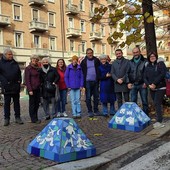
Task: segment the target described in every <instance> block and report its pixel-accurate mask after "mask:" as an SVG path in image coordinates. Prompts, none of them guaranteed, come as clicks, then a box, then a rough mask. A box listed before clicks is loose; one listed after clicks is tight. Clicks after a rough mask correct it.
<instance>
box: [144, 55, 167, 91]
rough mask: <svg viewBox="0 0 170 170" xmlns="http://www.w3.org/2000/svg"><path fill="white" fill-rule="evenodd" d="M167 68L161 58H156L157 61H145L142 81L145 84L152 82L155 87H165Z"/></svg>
mask: <svg viewBox="0 0 170 170" xmlns="http://www.w3.org/2000/svg"><path fill="white" fill-rule="evenodd" d="M166 72H167V68H166V66H165V64H164V61H163V60H162V59H161V58H158V60H157V62H155V63H153V64H152V63H151V62H148V63H146V68H145V72H144V82H145V84H146V85H147V86H149V85H151V84H154V85H156V89H159V88H162V87H166V82H165V75H166Z"/></svg>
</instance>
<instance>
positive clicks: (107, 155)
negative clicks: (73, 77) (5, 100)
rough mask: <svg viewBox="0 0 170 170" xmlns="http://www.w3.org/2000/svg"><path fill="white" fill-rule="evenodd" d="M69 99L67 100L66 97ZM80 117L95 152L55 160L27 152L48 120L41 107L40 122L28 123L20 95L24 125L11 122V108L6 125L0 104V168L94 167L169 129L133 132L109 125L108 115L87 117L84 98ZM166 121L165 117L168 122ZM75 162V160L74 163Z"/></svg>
mask: <svg viewBox="0 0 170 170" xmlns="http://www.w3.org/2000/svg"><path fill="white" fill-rule="evenodd" d="M68 103H69V101H68ZM82 111H83V115H82V116H83V117H82V119H81V120H76V122H77V124H78V125H79V127H80V128H81V129H82V130H83V131H84V133H85V134H86V135H87V137H88V138H89V139H90V141H91V142H92V143H93V144H94V146H95V147H96V150H97V156H96V157H93V158H89V159H84V160H79V161H74V162H69V163H63V164H57V163H56V162H53V161H50V160H46V159H43V158H39V157H35V156H31V155H29V154H28V153H27V152H26V149H27V146H28V144H29V143H30V141H31V140H32V139H34V138H35V136H36V135H37V134H38V133H39V132H40V131H41V130H42V129H43V128H44V127H45V126H46V125H47V124H48V122H49V121H50V120H49V121H46V120H44V113H43V110H42V108H41V107H40V109H39V116H40V118H41V119H42V123H41V124H32V123H30V118H29V115H28V97H27V96H22V99H21V114H22V119H23V121H24V125H18V124H15V122H14V115H13V109H12V113H11V124H10V126H8V127H4V126H3V108H2V107H0V170H15V169H20V170H27V169H28V170H38V169H45V168H46V169H49V170H50V169H56V170H57V169H66V168H65V166H69V168H68V169H69V170H71V168H72V169H86V168H87V167H88V169H90V167H91V169H93V166H95V167H97V166H99V165H100V164H103V163H105V162H109V161H111V160H112V159H114V158H115V157H117V156H119V155H120V154H123V153H124V152H127V151H129V150H131V149H134V148H135V147H139V146H141V145H142V144H144V143H146V142H149V141H151V140H153V139H155V138H157V137H159V136H160V135H162V134H163V133H165V131H168V130H169V129H170V127H169V125H166V127H165V128H162V129H160V130H154V129H153V128H152V125H150V126H149V127H147V128H146V129H144V130H143V131H142V132H139V133H135V132H129V131H123V130H118V129H109V128H108V122H109V120H110V119H111V117H110V118H105V117H102V116H98V117H95V118H94V119H89V118H88V116H87V113H86V106H85V102H84V101H82ZM67 113H68V114H69V116H70V117H71V109H70V104H67ZM166 124H170V123H169V122H168V119H167V123H166ZM77 162H78V163H77ZM85 165H86V166H85Z"/></svg>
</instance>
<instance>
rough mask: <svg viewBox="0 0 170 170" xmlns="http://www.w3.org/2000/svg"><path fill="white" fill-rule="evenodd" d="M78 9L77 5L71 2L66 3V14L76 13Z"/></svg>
mask: <svg viewBox="0 0 170 170" xmlns="http://www.w3.org/2000/svg"><path fill="white" fill-rule="evenodd" d="M79 12H80V11H79V9H78V6H77V5H73V4H70V3H69V4H66V14H67V15H69V14H71V15H77V14H79Z"/></svg>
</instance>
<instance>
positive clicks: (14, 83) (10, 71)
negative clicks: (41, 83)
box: [0, 48, 23, 126]
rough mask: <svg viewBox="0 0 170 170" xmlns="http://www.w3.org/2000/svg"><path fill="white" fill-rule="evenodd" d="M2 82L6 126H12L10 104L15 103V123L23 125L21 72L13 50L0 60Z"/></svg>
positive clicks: (9, 50)
mask: <svg viewBox="0 0 170 170" xmlns="http://www.w3.org/2000/svg"><path fill="white" fill-rule="evenodd" d="M0 82H1V86H2V89H3V93H4V102H5V103H4V119H5V121H4V126H8V125H9V124H10V103H11V99H13V102H14V111H15V121H16V123H18V124H23V121H22V120H21V118H20V84H21V70H20V68H19V65H18V63H17V62H16V61H15V60H14V59H13V53H12V51H11V49H9V48H8V49H5V50H4V53H3V56H2V58H1V60H0Z"/></svg>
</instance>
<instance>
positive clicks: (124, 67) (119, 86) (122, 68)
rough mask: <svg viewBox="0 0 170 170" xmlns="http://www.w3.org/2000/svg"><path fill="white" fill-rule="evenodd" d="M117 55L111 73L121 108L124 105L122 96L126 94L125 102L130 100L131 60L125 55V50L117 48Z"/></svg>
mask: <svg viewBox="0 0 170 170" xmlns="http://www.w3.org/2000/svg"><path fill="white" fill-rule="evenodd" d="M115 55H116V60H114V61H113V63H112V69H111V74H112V78H113V80H114V89H115V93H116V98H117V102H118V109H119V108H120V107H121V106H122V96H124V101H125V102H128V101H129V89H128V87H127V83H128V77H127V72H128V66H129V64H128V62H129V60H127V59H125V58H124V57H123V52H122V50H121V49H117V50H116V51H115Z"/></svg>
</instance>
